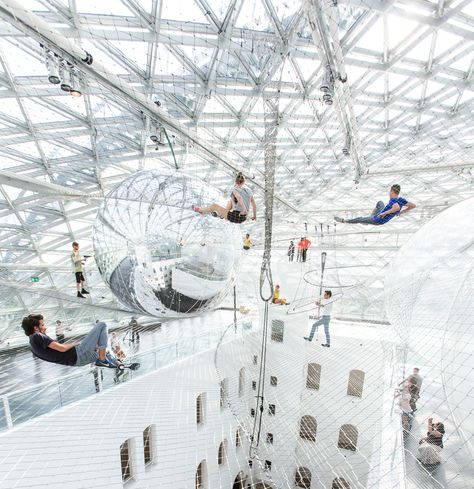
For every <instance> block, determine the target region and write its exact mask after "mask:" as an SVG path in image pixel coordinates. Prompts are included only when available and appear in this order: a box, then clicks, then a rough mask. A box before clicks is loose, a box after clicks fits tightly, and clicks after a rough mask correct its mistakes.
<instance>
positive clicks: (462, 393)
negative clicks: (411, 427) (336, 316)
mask: <svg viewBox="0 0 474 489" xmlns="http://www.w3.org/2000/svg"><path fill="white" fill-rule="evenodd" d="M473 206H474V198H471V199H468V200H465V201H463V202H460V203H458V204H456V205H454V206H452V207H450V208H449V209H447V210H446V211H444V212H442V213H441V214H439V215H438V216H436V217H435V218H434V219H432V220H431V221H430V222H429V223H427V224H426V225H425V226H423V227H422V228H421V229H420V230H419V231H418V232H417V233H416V234H415V235H414V236H413V237H412V238H411V239H410V240H409V241H408V243H407V244H406V245H404V246H403V247H402V248H401V249H400V250H399V252H398V253H397V255H396V256H395V258H394V259H393V261H392V263H391V266H390V267H389V269H388V271H387V275H386V278H385V293H386V300H385V306H386V311H387V316H388V319H389V321H390V323H391V326H392V327H393V328H394V330H395V331H396V333H397V334H398V336H399V337H400V338H401V339H402V340H403V341H404V342H405V343H406V345H407V346H408V347H409V349H410V350H412V351H413V352H414V353H415V354H416V355H417V358H418V359H419V362H420V363H421V364H422V365H424V369H425V371H424V374H426V378H428V379H430V381H433V380H436V381H439V382H440V385H442V389H441V390H442V395H443V397H445V398H446V399H445V400H444V401H443V403H445V404H447V405H448V407H449V412H450V413H451V416H452V418H453V422H454V423H455V424H456V426H457V429H458V431H459V433H461V436H462V437H464V435H463V433H464V434H466V437H465V438H466V441H465V444H464V445H463V449H464V450H469V451H470V453H474V441H473V439H472V435H471V434H472V433H473V432H474V417H473V416H472V406H473V404H474V377H473V375H472V372H473V370H474V355H473V354H472V352H473V351H474V218H473V214H472V209H473ZM440 396H441V394H440Z"/></svg>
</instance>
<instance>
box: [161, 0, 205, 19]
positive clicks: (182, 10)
mask: <svg viewBox="0 0 474 489" xmlns="http://www.w3.org/2000/svg"><path fill="white" fill-rule="evenodd" d="M161 18H162V19H169V20H179V21H182V22H197V23H200V24H208V23H209V22H208V19H207V18H206V16H205V15H204V13H203V12H202V11H201V9H200V8H199V7H198V5H197V2H196V1H194V0H179V1H176V0H163V7H162V11H161Z"/></svg>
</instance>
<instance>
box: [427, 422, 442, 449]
mask: <svg viewBox="0 0 474 489" xmlns="http://www.w3.org/2000/svg"><path fill="white" fill-rule="evenodd" d="M433 429H435V428H433ZM436 431H437V432H438V433H441V436H434V435H431V434H430V432H429V431H428V433H427V435H428V436H427V437H426V441H427V442H428V443H431V444H432V445H437V446H438V447H441V448H443V435H444V428H441V427H440V428H436Z"/></svg>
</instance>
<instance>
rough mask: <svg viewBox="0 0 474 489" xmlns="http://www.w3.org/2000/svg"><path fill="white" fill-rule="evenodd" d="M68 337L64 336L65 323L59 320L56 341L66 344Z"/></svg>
mask: <svg viewBox="0 0 474 489" xmlns="http://www.w3.org/2000/svg"><path fill="white" fill-rule="evenodd" d="M65 339H66V337H65V336H64V326H63V323H62V322H61V321H60V320H59V319H58V320H57V321H56V341H57V342H58V343H64V340H65Z"/></svg>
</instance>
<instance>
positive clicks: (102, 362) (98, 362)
mask: <svg viewBox="0 0 474 489" xmlns="http://www.w3.org/2000/svg"><path fill="white" fill-rule="evenodd" d="M94 365H95V366H96V367H107V368H110V366H111V364H110V362H109V361H108V360H107V359H105V360H96V361H95V364H94Z"/></svg>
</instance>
